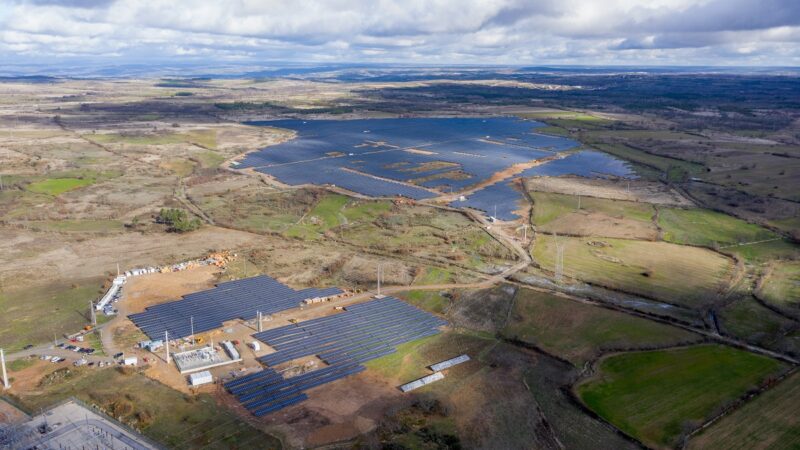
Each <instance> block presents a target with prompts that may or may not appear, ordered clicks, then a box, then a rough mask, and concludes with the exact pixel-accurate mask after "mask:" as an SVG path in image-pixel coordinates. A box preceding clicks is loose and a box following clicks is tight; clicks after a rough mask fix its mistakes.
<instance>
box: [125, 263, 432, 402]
mask: <svg viewBox="0 0 800 450" xmlns="http://www.w3.org/2000/svg"><path fill="white" fill-rule="evenodd" d="M344 294H345V293H344V292H343V291H342V290H340V289H337V288H327V289H316V288H309V289H302V290H294V289H292V288H290V287H288V286H286V285H284V284H283V283H280V282H278V281H277V280H275V279H273V278H271V277H268V276H265V275H260V276H256V277H252V278H245V279H241V280H236V281H229V282H225V283H220V284H219V285H217V286H216V287H215V288H214V289H210V290H207V291H203V292H198V293H194V294H189V295H186V296H184V298H183V299H181V300H177V301H173V302H167V303H161V304H159V305H156V306H154V307H151V308H148V309H147V310H146V311H145V312H143V313H138V314H132V315H130V316H129V318H130V319H131V320H132V321H133V323H135V324H136V325H137V326H138V327H139V328H140V329H141V331H142V332H143V333H145V334H147V336H148V337H150V338H151V340H153V341H157V340H159V339H160V338H164V339H165V341H168V340H176V339H181V338H189V339H190V340H191V341H194V339H195V334H203V333H205V332H209V331H213V330H215V329H218V328H221V327H222V326H223V325H224V323H226V322H228V323H230V322H232V321H239V322H243V321H252V320H253V319H256V320H257V321H259V320H262V317H263V316H262V315H267V317H269V316H270V315H272V314H278V313H281V312H285V311H292V310H296V309H299V308H301V307H303V306H307V305H313V304H315V303H317V302H322V301H323V300H325V301H329V300H331V299H332V298H335V297H341V296H343V295H344ZM316 310H317V313H322V312H323V311H324V310H322V309H320V308H317V309H316ZM446 324H447V322H446V321H444V320H442V319H440V318H438V317H436V316H434V315H431V314H429V313H427V312H424V311H422V310H420V309H418V308H416V307H414V306H411V305H409V304H407V303H405V302H403V301H402V300H399V299H397V298H394V297H386V296H382V295H379V296H376V297H375V298H374V299H371V300H368V301H365V302H362V303H356V304H352V305H348V306H347V307H345V308H340V311H339V312H337V313H335V314H333V315H327V316H323V317H318V318H315V319H310V320H305V321H302V322H297V321H295V323H292V324H289V325H285V326H279V327H276V328H272V329H269V330H266V331H260V332H258V333H255V334H253V335H252V338H254V339H256V340H258V341H260V342H262V343H264V344H266V345H267V346H268V348H269V349H271V350H273V351H270V352H268V353H266V354H264V355H263V356H260V357H258V358H257V361H258V363H260V364H261V365H263V367H262V368H255V371H253V369H254V368H252V367H251V368H249V373H248V374H247V375H244V376H236V377H235V378H233V379H229V378H230V374H229V375H227V376H225V375H223V377H224V378H228V381H226V382H225V384H224V385H225V388H226V389H227V390H228V391H229V392H230V393H231V394H232V395H234V396H235V397H236V399H237V400H238V401H239V402H240V403H241V404H242V405H243V406H245V407H246V408H247V409H248V410H249V411H250V412H252V413H253V414H254V415H255V416H264V415H267V414H269V413H272V412H275V411H278V410H280V409H283V408H285V407H288V406H291V405H294V404H296V403H300V402H302V401H303V400H306V399H307V398H308V395H307V393H306V391H307V390H309V389H312V388H315V387H318V386H321V385H323V384H326V383H330V382H334V381H336V380H339V379H341V378H345V377H348V376H351V375H355V374H358V373H360V372H362V371H363V370H364V369H365V367H364V366H363V365H362V363H364V362H366V361H370V360H373V359H377V358H381V357H383V356H386V355H389V354H391V353H394V352H395V351H396V346H397V345H400V344H403V343H406V342H410V341H414V340H416V339H421V338H424V337H427V336H432V335H435V334H438V333H440V328H441V327H442V326H444V325H446ZM261 326H262V324H259V325H257V328H260V327H261ZM151 342H152V341H151ZM193 343H194V342H193ZM226 345H227V346H228V347H227V348H228V353H229V355H228V356H230V357H231V358H232V359H233V361H232V362H238V361H240V360H241V358H240V357H238V355H234V354H231V353H234V352H236V353H238V351H237V350H235V349H233V347H232V344H230V343H228V344H226ZM259 350H260V348H259ZM193 352H195V353H196V354H197V355H198V356H197V357H195V358H194V359H195V360H197V361H192V360H191V359H192V355H193ZM185 355H189V356H188V357H187V356H185ZM178 357H181V358H182V359H184V360H185V359H189V361H187V362H184V361H181V362H179V363H178V365H179V368H182V370H181V373H185V372H187V371H193V372H196V371H199V370H202V369H205V368H208V369H211V368H213V367H217V366H220V365H225V362H224V360H223V359H222V358H220V357H218V356H217V355H216V354H215V351H214V349H213V348H207V347H206V348H202V349H201V350H199V351H198V350H192V351H187V352H184V353H181V354H179V355H176V359H177V358H178ZM306 357H314V358H315V359H318V360H319V364H317V363H316V362H315V363H313V366H314V367H315V368H314V369H313V370H308V371H304V372H302V373H301V374H296V376H292V377H290V378H286V377H284V375H283V374H282V372H283V371H284V370H285V369H287V368H291V367H297V366H296V365H295V362H297V360H299V359H302V358H306ZM203 360H206V366H205V367H204V365H203ZM186 366H188V369H186V370H183V369H184V368H185V367H186ZM317 366H322V367H320V368H317ZM231 374H235V372H231Z"/></svg>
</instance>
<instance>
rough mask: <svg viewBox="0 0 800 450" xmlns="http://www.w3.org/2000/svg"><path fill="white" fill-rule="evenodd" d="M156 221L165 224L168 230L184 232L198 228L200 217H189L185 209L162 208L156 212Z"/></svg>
mask: <svg viewBox="0 0 800 450" xmlns="http://www.w3.org/2000/svg"><path fill="white" fill-rule="evenodd" d="M156 222H158V223H163V224H166V225H167V226H168V227H169V228H168V229H169V231H173V232H176V233H185V232H187V231H194V230H196V229H198V228H200V224H201V223H200V219H198V218H196V217H189V215H188V214H186V211H184V210H182V209H178V208H163V209H162V210H161V212H159V213H158V217H157V218H156Z"/></svg>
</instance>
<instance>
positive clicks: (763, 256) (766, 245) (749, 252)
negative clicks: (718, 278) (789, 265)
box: [720, 239, 800, 263]
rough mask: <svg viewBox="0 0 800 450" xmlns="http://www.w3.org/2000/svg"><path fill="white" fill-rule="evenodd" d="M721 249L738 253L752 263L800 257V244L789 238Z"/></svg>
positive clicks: (734, 253) (737, 254)
mask: <svg viewBox="0 0 800 450" xmlns="http://www.w3.org/2000/svg"><path fill="white" fill-rule="evenodd" d="M720 251H721V252H724V253H726V254H732V255H736V256H738V257H740V258H742V259H744V260H745V261H748V262H751V263H761V262H765V261H772V260H774V259H797V258H800V246H798V245H797V244H794V243H792V242H791V241H789V240H788V239H777V240H771V241H767V242H759V243H756V244H744V245H733V246H727V247H725V248H722V249H721V250H720Z"/></svg>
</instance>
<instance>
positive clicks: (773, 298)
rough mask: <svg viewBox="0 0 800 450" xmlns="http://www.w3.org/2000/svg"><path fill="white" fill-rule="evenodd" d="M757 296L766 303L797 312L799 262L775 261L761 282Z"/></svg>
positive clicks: (799, 275)
mask: <svg viewBox="0 0 800 450" xmlns="http://www.w3.org/2000/svg"><path fill="white" fill-rule="evenodd" d="M758 294H759V295H760V296H761V297H762V298H763V299H764V300H765V301H767V302H769V303H771V304H773V305H775V306H778V307H783V308H787V309H789V310H791V311H795V312H797V308H798V307H800V262H797V261H776V262H775V263H773V264H772V266H771V267H770V269H769V272H768V273H767V275H765V276H764V279H763V280H761V289H760V290H759V292H758Z"/></svg>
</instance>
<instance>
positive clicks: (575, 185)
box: [525, 176, 692, 206]
mask: <svg viewBox="0 0 800 450" xmlns="http://www.w3.org/2000/svg"><path fill="white" fill-rule="evenodd" d="M525 185H526V187H527V189H528V190H529V191H538V192H552V193H555V194H566V195H583V196H586V197H600V198H607V199H612V200H627V201H632V202H643V203H653V204H657V205H676V206H692V202H691V201H690V200H688V199H687V198H685V197H683V196H682V195H681V194H679V193H678V192H676V191H675V190H674V189H671V188H669V187H668V186H666V185H665V184H662V183H658V182H652V181H643V180H633V181H626V180H622V179H619V180H605V179H600V178H582V177H573V176H560V177H532V178H528V179H526V180H525Z"/></svg>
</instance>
